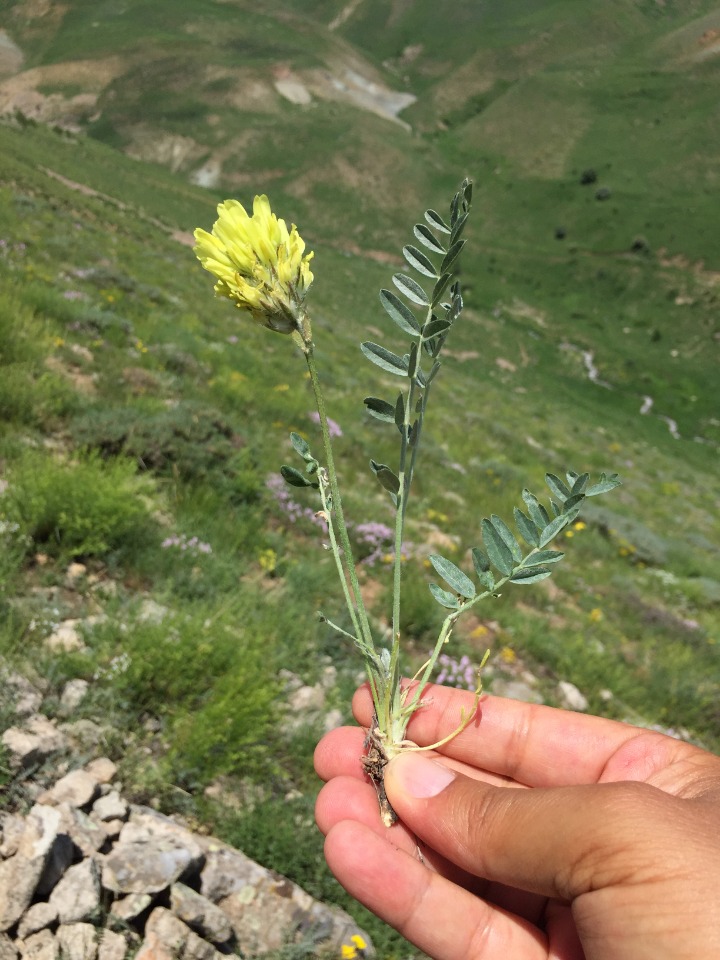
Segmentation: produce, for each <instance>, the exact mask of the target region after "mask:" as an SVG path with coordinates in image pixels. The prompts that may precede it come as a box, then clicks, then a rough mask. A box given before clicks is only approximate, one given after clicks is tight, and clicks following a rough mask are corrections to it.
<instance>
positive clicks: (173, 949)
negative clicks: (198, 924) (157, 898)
mask: <svg viewBox="0 0 720 960" xmlns="http://www.w3.org/2000/svg"><path fill="white" fill-rule="evenodd" d="M149 934H155V936H156V937H157V938H158V940H159V941H160V943H162V945H163V946H164V947H165V948H166V949H169V950H170V954H171V956H172V957H176V958H179V960H220V957H221V956H222V954H220V953H219V952H218V951H217V950H216V949H215V948H214V947H213V946H211V944H209V943H207V941H205V940H202V939H201V938H200V937H199V936H198V935H197V934H196V933H193V931H192V930H191V929H190V927H188V926H187V925H186V924H184V923H183V922H182V920H179V919H178V918H177V917H176V916H175V915H174V914H173V913H171V912H170V911H169V910H166V909H165V907H156V908H155V909H154V910H153V912H152V913H151V914H150V916H149V917H148V922H147V923H146V924H145V936H146V937H147V936H148V935H149Z"/></svg>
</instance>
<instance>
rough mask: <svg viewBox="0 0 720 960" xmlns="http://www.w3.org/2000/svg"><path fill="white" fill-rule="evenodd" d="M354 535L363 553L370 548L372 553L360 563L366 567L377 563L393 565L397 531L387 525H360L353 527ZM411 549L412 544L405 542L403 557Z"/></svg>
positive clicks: (401, 551) (374, 523)
mask: <svg viewBox="0 0 720 960" xmlns="http://www.w3.org/2000/svg"><path fill="white" fill-rule="evenodd" d="M352 535H353V539H354V540H355V543H356V544H357V545H358V547H359V548H360V549H361V551H362V552H364V551H365V550H366V549H367V548H368V547H369V548H370V553H368V554H367V555H366V556H364V557H363V558H362V560H361V561H360V562H361V563H362V564H364V566H366V567H374V566H375V564H376V563H392V561H393V560H394V559H395V542H394V541H395V531H394V530H392V529H391V528H390V527H388V526H387V525H386V524H384V523H376V522H370V523H358V524H357V525H356V526H355V527H353V529H352ZM411 549H412V544H411V543H405V542H403V544H402V547H401V549H400V555H401V557H402V558H405V557H407V556H408V554H409V552H410V550H411Z"/></svg>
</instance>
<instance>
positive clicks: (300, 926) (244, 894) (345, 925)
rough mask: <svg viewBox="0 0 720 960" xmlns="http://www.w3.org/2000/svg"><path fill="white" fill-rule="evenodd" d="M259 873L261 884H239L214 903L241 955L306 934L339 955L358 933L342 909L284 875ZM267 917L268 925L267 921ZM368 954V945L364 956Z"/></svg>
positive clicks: (270, 948) (263, 950)
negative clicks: (225, 915) (318, 898)
mask: <svg viewBox="0 0 720 960" xmlns="http://www.w3.org/2000/svg"><path fill="white" fill-rule="evenodd" d="M263 873H264V874H265V876H264V879H263V881H262V882H261V883H259V884H256V885H254V886H252V885H248V886H246V887H243V888H242V889H240V890H238V891H236V892H235V893H232V894H230V896H229V897H226V898H225V899H224V900H221V901H220V903H219V904H218V906H220V908H221V909H222V911H223V912H224V913H226V914H227V916H228V918H229V920H230V923H231V924H232V927H233V930H234V932H235V936H236V937H237V941H238V947H239V952H240V953H241V954H242V955H243V956H247V955H250V956H253V955H255V954H262V953H266V952H272V951H274V950H280V949H281V948H282V947H283V945H285V944H287V942H288V940H291V939H292V938H293V937H298V938H301V937H302V938H308V937H310V938H312V940H313V942H315V943H318V944H320V943H322V944H323V946H324V947H327V948H328V951H329V953H330V955H332V954H333V953H334V954H335V955H339V953H340V949H341V946H342V944H343V942H349V938H350V937H351V936H352V935H354V934H359V933H360V931H359V930H358V928H357V926H356V925H355V923H354V921H353V920H352V918H351V917H350V916H349V915H348V914H346V913H345V912H344V911H343V910H340V909H339V908H337V907H329V906H327V905H325V904H321V903H318V902H317V901H315V900H313V898H312V897H311V896H310V895H309V894H308V893H306V892H305V891H304V890H301V889H300V887H298V886H297V885H296V884H294V883H292V881H290V880H288V879H287V878H286V877H282V876H280V875H279V874H275V873H273V872H272V871H263ZM268 917H272V924H268V923H267V918H268ZM363 939H366V938H365V937H363ZM371 955H372V951H371V949H370V948H369V949H368V952H367V956H371Z"/></svg>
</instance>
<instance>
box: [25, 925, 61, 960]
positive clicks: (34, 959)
mask: <svg viewBox="0 0 720 960" xmlns="http://www.w3.org/2000/svg"><path fill="white" fill-rule="evenodd" d="M20 950H21V952H22V957H23V960H59V958H60V944H59V943H58V942H57V940H56V939H55V937H54V936H53V935H52V933H51V932H50V931H49V930H41V931H40V932H39V933H34V934H33V935H32V936H31V937H28V938H27V940H21V941H20Z"/></svg>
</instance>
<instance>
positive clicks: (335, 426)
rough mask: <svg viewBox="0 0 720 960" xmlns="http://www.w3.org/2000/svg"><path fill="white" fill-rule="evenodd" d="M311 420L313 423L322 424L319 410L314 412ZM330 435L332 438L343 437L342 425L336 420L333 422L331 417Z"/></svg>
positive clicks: (329, 420) (329, 421)
mask: <svg viewBox="0 0 720 960" xmlns="http://www.w3.org/2000/svg"><path fill="white" fill-rule="evenodd" d="M310 419H311V420H312V422H313V423H318V424H319V423H320V414H319V413H318V412H317V410H313V411H312V413H311V414H310ZM327 425H328V433H329V434H330V437H331V438H332V437H341V436H342V435H343V432H342V430H341V429H340V424H339V423H336V422H335V421H334V420H331V419H330V417H328V418H327Z"/></svg>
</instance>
